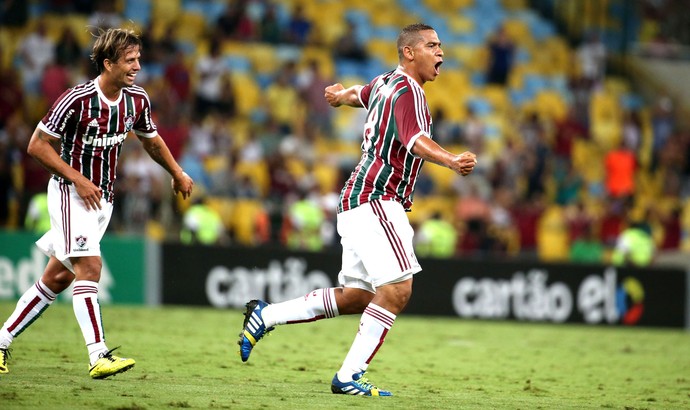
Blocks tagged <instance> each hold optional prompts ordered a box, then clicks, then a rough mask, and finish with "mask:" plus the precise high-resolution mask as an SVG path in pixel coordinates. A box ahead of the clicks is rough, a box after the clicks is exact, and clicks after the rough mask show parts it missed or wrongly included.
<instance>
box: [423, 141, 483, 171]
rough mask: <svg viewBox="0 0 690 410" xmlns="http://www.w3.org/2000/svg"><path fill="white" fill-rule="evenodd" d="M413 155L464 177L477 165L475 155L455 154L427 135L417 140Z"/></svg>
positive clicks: (466, 153)
mask: <svg viewBox="0 0 690 410" xmlns="http://www.w3.org/2000/svg"><path fill="white" fill-rule="evenodd" d="M412 153H413V154H415V155H417V156H418V157H420V158H422V159H424V160H425V161H429V162H433V163H434V164H438V165H442V166H444V167H447V168H450V169H452V170H453V171H455V172H456V173H458V174H460V175H462V176H465V175H468V174H469V173H471V172H472V171H473V170H474V166H475V165H477V156H476V155H475V154H474V153H472V152H469V151H465V152H463V153H462V154H453V153H451V152H448V151H446V150H445V149H444V148H443V147H441V146H440V145H438V144H437V143H436V142H434V140H432V139H431V138H429V137H427V136H425V135H422V136H421V137H419V138H417V140H416V141H415V143H414V146H413V147H412Z"/></svg>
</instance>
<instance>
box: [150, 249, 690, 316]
mask: <svg viewBox="0 0 690 410" xmlns="http://www.w3.org/2000/svg"><path fill="white" fill-rule="evenodd" d="M420 263H421V265H422V268H423V270H422V272H420V273H419V274H417V275H415V278H414V291H413V295H412V298H411V300H410V303H409V304H408V306H407V308H406V310H405V313H406V314H416V315H444V316H458V317H462V318H468V319H488V320H518V321H531V322H551V323H587V324H602V325H628V326H633V325H637V326H660V327H685V326H686V323H687V319H686V317H687V310H688V307H687V298H688V295H687V292H688V278H687V276H688V274H687V273H686V272H685V271H684V270H682V269H630V268H614V267H610V266H605V265H572V264H539V263H528V262H505V263H504V262H496V261H480V260H464V259H448V260H437V259H422V260H420ZM161 264H162V268H163V274H162V285H161V286H162V302H163V303H167V304H181V305H210V306H215V307H218V308H242V307H243V306H244V304H245V303H246V302H247V301H249V300H250V299H254V298H261V299H264V300H267V301H269V302H280V301H283V300H288V299H292V298H296V297H299V296H303V295H305V294H307V293H308V292H309V291H311V290H313V289H316V288H321V287H329V286H335V285H336V284H337V275H338V272H339V270H340V253H339V252H325V253H307V252H304V253H299V252H290V251H287V250H283V249H241V248H219V247H218V248H216V247H194V248H189V247H185V246H181V245H175V244H164V246H163V252H162V257H161Z"/></svg>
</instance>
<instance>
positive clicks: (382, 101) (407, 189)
mask: <svg viewBox="0 0 690 410" xmlns="http://www.w3.org/2000/svg"><path fill="white" fill-rule="evenodd" d="M359 99H360V101H361V103H362V105H363V106H364V107H365V108H366V109H367V122H366V124H365V125H364V133H363V141H362V158H361V159H360V161H359V163H358V164H357V166H356V167H355V169H354V171H352V174H350V178H349V179H348V180H347V182H346V183H345V186H344V187H343V189H342V191H341V192H340V204H339V205H338V212H343V211H347V210H349V209H353V208H356V207H357V206H359V205H361V204H363V203H367V202H370V201H373V200H376V199H381V200H395V201H398V202H400V203H401V204H402V205H403V207H404V208H405V209H406V210H409V209H410V207H411V206H412V201H413V194H414V186H415V183H416V181H417V176H418V175H419V171H420V169H421V167H422V164H423V162H424V161H423V160H422V159H421V158H419V157H417V156H415V155H414V154H412V152H411V150H412V147H413V146H414V143H415V141H416V140H417V138H419V137H420V136H422V135H426V136H427V137H429V138H431V134H432V124H431V113H430V112H429V106H428V105H427V101H426V96H425V95H424V90H423V89H422V87H421V86H420V85H419V84H418V83H417V82H416V81H415V80H414V79H412V78H411V77H410V76H408V75H407V74H405V73H404V72H403V71H402V70H401V69H400V68H398V69H396V70H394V71H389V72H387V73H384V74H381V75H379V76H378V77H376V78H374V79H373V80H372V81H371V82H370V83H369V84H367V85H365V86H364V87H363V88H362V89H361V91H360V93H359Z"/></svg>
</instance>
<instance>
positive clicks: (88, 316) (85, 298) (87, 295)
mask: <svg viewBox="0 0 690 410" xmlns="http://www.w3.org/2000/svg"><path fill="white" fill-rule="evenodd" d="M72 307H73V308H74V316H76V318H77V323H79V327H80V328H81V333H82V335H83V336H84V341H85V342H86V346H87V348H88V351H89V359H90V361H91V364H93V363H94V362H95V361H96V360H98V355H99V354H100V353H101V352H104V351H106V350H107V347H105V334H104V333H103V323H102V321H101V305H100V304H99V303H98V282H92V281H88V280H78V281H76V282H74V290H73V292H72Z"/></svg>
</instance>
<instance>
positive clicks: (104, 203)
mask: <svg viewBox="0 0 690 410" xmlns="http://www.w3.org/2000/svg"><path fill="white" fill-rule="evenodd" d="M140 49H141V40H140V39H139V37H138V36H137V35H136V34H135V33H134V32H132V31H130V30H124V29H116V28H113V29H108V30H107V31H104V30H101V31H99V34H98V37H97V38H96V39H95V43H94V45H93V50H92V51H93V53H92V54H91V60H92V61H93V62H94V63H95V64H96V65H97V66H98V70H99V72H100V75H99V76H98V77H96V78H95V79H93V80H90V81H88V82H86V83H84V84H80V85H77V86H75V87H73V88H70V89H68V90H67V91H65V92H64V93H63V94H62V95H61V96H60V97H59V98H58V99H57V101H55V103H54V104H53V106H52V108H51V109H50V110H49V111H48V113H47V114H46V116H45V117H43V119H42V120H41V121H40V122H39V124H38V126H37V127H36V130H35V131H34V133H33V135H32V136H31V140H30V142H29V146H28V149H27V151H28V153H29V155H31V156H32V157H33V158H34V159H36V160H37V161H38V162H39V163H40V164H41V165H43V166H44V167H45V168H46V169H48V171H50V172H51V173H52V174H53V176H52V178H51V180H50V182H49V184H48V207H49V213H50V219H51V228H50V230H49V231H48V232H47V233H46V234H45V235H43V237H41V238H40V239H39V240H38V241H37V242H36V245H37V246H38V247H39V248H40V249H41V250H42V251H43V252H44V253H45V254H46V255H47V256H48V257H49V260H48V264H47V265H46V268H45V270H44V272H43V275H42V277H41V278H40V279H39V280H38V281H37V282H36V283H35V284H34V285H33V286H32V287H31V288H29V290H27V291H26V292H25V293H24V294H23V295H22V297H21V298H20V299H19V301H18V303H17V307H16V308H15V310H14V312H13V313H12V314H11V315H10V317H9V318H8V319H7V321H6V322H5V324H4V325H3V327H2V329H1V330H0V373H7V372H8V367H7V359H8V357H9V346H10V344H11V343H12V341H13V340H14V338H16V337H17V336H19V335H20V334H21V333H22V332H23V331H24V330H26V328H27V327H29V326H30V325H31V323H33V322H34V321H35V320H36V319H38V317H39V316H40V315H41V313H43V311H44V310H46V309H47V308H48V307H49V306H50V305H51V303H53V301H55V298H56V297H57V295H58V294H59V293H60V292H62V291H64V290H65V289H67V288H68V287H69V286H70V285H71V284H72V283H73V282H74V288H73V291H72V304H73V307H74V314H75V316H76V318H77V322H78V323H79V327H80V328H81V332H82V334H83V336H84V340H85V342H86V347H87V349H88V353H89V362H90V365H89V375H90V376H91V377H92V378H94V379H102V378H105V377H108V376H112V375H114V374H118V373H121V372H124V371H126V370H129V369H130V368H132V367H133V366H134V363H135V362H134V360H133V359H129V358H123V357H118V356H115V355H113V354H112V352H113V350H115V349H112V350H110V349H108V347H107V346H106V343H105V335H104V333H103V323H102V318H101V307H100V305H99V302H98V282H99V280H100V277H101V267H102V261H101V249H100V241H101V238H102V237H103V234H104V233H105V231H106V228H107V226H108V223H109V222H110V217H111V215H112V211H113V199H114V197H113V183H114V182H115V171H116V168H117V160H118V157H119V155H120V152H121V150H122V144H123V142H124V140H125V138H126V137H127V135H128V134H129V132H130V131H134V133H135V134H136V135H137V137H138V138H139V140H140V141H141V143H142V145H143V147H144V150H146V152H147V153H148V155H149V156H150V157H151V158H152V159H153V160H154V161H156V162H157V163H158V164H160V165H161V166H162V167H163V168H165V170H166V171H168V172H169V173H170V174H171V175H172V182H171V184H172V189H173V190H174V192H175V193H181V194H182V196H183V198H187V197H188V196H189V195H191V192H192V187H193V185H194V182H193V181H192V179H191V178H190V177H189V176H188V175H187V174H186V173H185V172H184V171H183V170H182V168H181V167H180V165H178V163H177V162H176V161H175V159H174V158H173V156H172V155H171V154H170V151H169V150H168V147H167V145H166V144H165V142H164V141H163V139H162V138H161V136H160V135H158V132H157V131H156V125H155V124H154V122H153V120H152V118H151V102H150V101H149V97H148V94H147V93H146V91H144V89H143V88H141V87H138V86H136V85H134V80H135V79H136V77H137V74H138V73H139V70H141V65H140V63H139V58H140Z"/></svg>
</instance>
